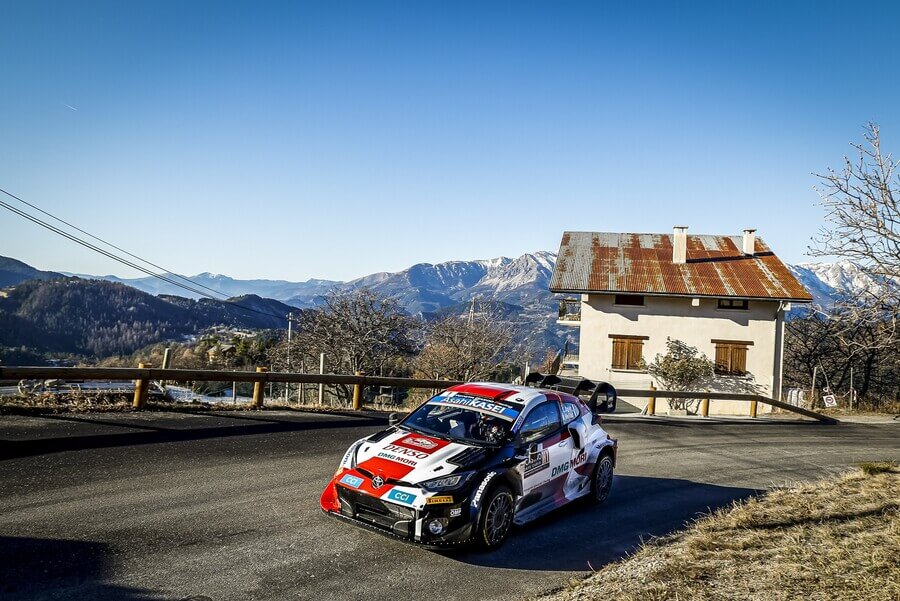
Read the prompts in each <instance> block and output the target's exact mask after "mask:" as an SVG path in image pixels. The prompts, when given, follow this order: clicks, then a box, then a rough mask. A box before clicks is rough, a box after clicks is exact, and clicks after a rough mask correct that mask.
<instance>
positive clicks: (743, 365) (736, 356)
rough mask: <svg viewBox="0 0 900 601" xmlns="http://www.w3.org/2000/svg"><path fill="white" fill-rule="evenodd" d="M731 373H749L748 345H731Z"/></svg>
mask: <svg viewBox="0 0 900 601" xmlns="http://www.w3.org/2000/svg"><path fill="white" fill-rule="evenodd" d="M731 373H733V374H744V373H747V347H746V346H733V347H731Z"/></svg>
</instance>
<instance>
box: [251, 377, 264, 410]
mask: <svg viewBox="0 0 900 601" xmlns="http://www.w3.org/2000/svg"><path fill="white" fill-rule="evenodd" d="M256 373H258V374H263V373H266V368H265V367H257V368H256ZM265 390H266V385H265V383H264V382H263V381H262V380H257V381H256V382H254V383H253V402H252V403H250V406H251V407H252V408H253V409H262V406H263V398H264V397H265Z"/></svg>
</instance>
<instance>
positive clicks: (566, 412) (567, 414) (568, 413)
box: [562, 403, 581, 424]
mask: <svg viewBox="0 0 900 601" xmlns="http://www.w3.org/2000/svg"><path fill="white" fill-rule="evenodd" d="M579 414H581V411H579V410H578V406H577V405H576V404H575V403H563V406H562V416H563V423H564V424H568V423H569V422H571V421H572V420H574V419H575V418H576V417H578V416H579Z"/></svg>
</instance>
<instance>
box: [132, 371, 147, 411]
mask: <svg viewBox="0 0 900 601" xmlns="http://www.w3.org/2000/svg"><path fill="white" fill-rule="evenodd" d="M151 367H152V365H150V364H149V363H138V368H139V369H150V368H151ZM149 384H150V382H148V381H147V380H145V379H144V378H138V379H137V380H135V381H134V400H133V401H132V403H131V408H132V409H135V410H137V411H140V410H141V409H143V408H144V403H146V402H147V387H148V386H149Z"/></svg>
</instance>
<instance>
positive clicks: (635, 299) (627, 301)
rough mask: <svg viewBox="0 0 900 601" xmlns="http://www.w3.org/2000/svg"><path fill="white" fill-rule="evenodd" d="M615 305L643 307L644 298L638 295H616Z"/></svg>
mask: <svg viewBox="0 0 900 601" xmlns="http://www.w3.org/2000/svg"><path fill="white" fill-rule="evenodd" d="M615 304H617V305H633V306H635V307H642V306H644V297H643V296H641V295H640V294H617V295H616V300H615Z"/></svg>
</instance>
